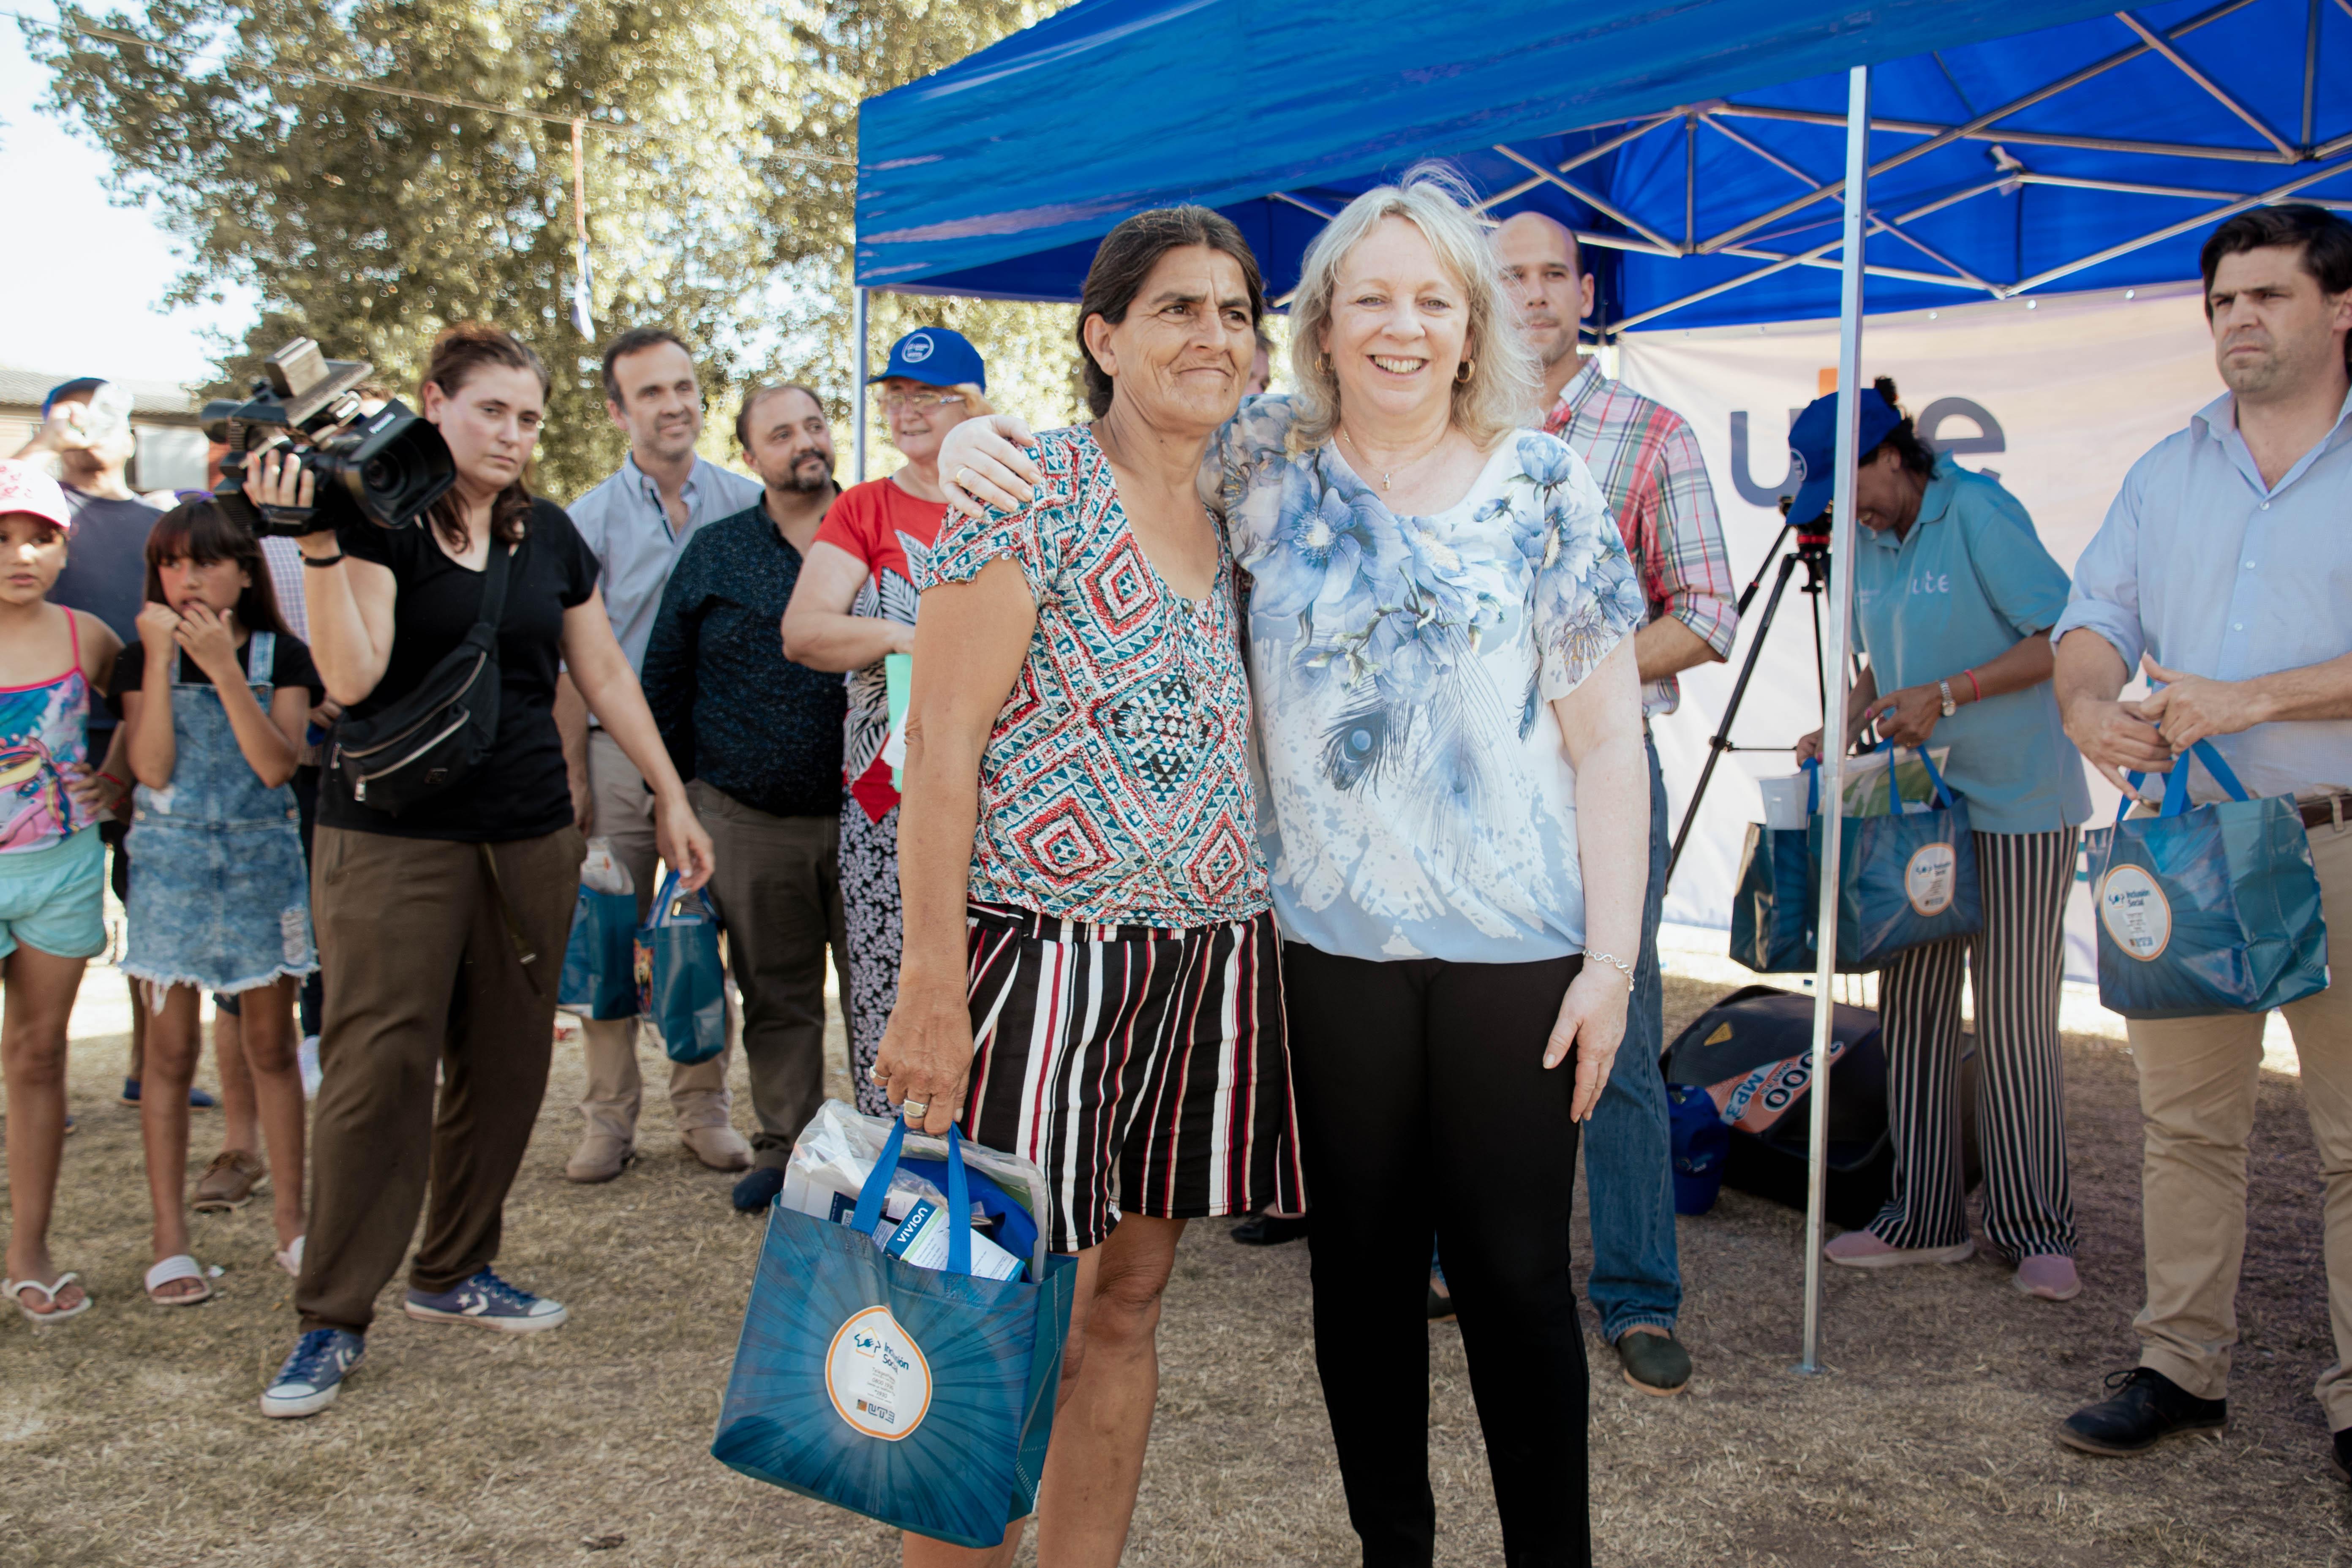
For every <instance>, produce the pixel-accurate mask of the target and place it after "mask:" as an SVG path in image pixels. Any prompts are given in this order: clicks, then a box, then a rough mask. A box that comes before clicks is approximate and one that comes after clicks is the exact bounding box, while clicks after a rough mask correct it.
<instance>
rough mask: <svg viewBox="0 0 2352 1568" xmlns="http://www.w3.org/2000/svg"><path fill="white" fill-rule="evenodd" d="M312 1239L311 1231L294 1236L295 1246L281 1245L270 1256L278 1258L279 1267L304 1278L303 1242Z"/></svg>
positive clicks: (296, 1276)
mask: <svg viewBox="0 0 2352 1568" xmlns="http://www.w3.org/2000/svg"><path fill="white" fill-rule="evenodd" d="M308 1240H310V1235H309V1233H308V1232H305V1233H304V1234H303V1235H300V1236H298V1237H295V1238H294V1245H293V1246H291V1247H279V1248H278V1250H277V1251H275V1252H273V1253H271V1254H270V1255H269V1256H270V1257H272V1258H276V1259H278V1268H283V1269H284V1270H286V1272H287V1273H289V1274H291V1275H292V1276H294V1278H295V1279H300V1278H302V1244H303V1243H304V1242H306V1241H308Z"/></svg>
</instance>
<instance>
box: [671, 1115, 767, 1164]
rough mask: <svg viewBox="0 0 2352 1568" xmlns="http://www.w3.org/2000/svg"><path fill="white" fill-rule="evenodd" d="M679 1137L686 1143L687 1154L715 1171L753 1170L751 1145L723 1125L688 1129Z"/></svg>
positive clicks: (741, 1136)
mask: <svg viewBox="0 0 2352 1568" xmlns="http://www.w3.org/2000/svg"><path fill="white" fill-rule="evenodd" d="M678 1136H679V1137H680V1138H682V1139H684V1140H685V1141H686V1147H687V1152H689V1153H691V1154H692V1155H693V1156H694V1157H695V1158H696V1159H698V1160H699V1161H701V1162H702V1163H704V1164H706V1165H708V1166H709V1167H710V1168H711V1169H712V1170H714V1171H748V1170H750V1169H751V1145H750V1144H749V1143H746V1142H743V1135H742V1134H741V1133H740V1132H738V1131H735V1129H733V1128H732V1127H729V1126H727V1125H725V1124H724V1123H721V1124H720V1125H719V1126H716V1127H688V1128H687V1129H686V1130H685V1131H681V1132H680V1133H679V1134H678Z"/></svg>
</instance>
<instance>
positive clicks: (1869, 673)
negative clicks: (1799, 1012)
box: [1789, 376, 2091, 1301]
mask: <svg viewBox="0 0 2352 1568" xmlns="http://www.w3.org/2000/svg"><path fill="white" fill-rule="evenodd" d="M1860 401H1861V404H1862V410H1861V431H1860V439H1859V445H1860V446H1861V447H1862V449H1863V451H1864V454H1865V455H1864V458H1863V459H1862V462H1861V466H1860V468H1859V470H1858V472H1857V474H1856V476H1855V484H1854V521H1856V522H1858V523H1860V524H1861V525H1862V528H1861V531H1859V532H1858V533H1857V534H1856V535H1855V539H1854V559H1853V583H1854V618H1855V624H1856V626H1857V628H1858V630H1859V632H1860V634H1861V639H1862V650H1863V652H1864V655H1865V656H1866V658H1868V661H1869V668H1866V669H1865V670H1864V672H1863V675H1862V679H1861V681H1860V682H1859V683H1858V684H1857V685H1856V687H1855V688H1854V692H1853V702H1852V703H1851V705H1850V706H1849V707H1848V708H1847V710H1846V719H1847V742H1848V743H1849V744H1851V743H1852V742H1853V738H1854V737H1855V736H1857V735H1859V734H1860V733H1861V731H1863V729H1864V727H1865V726H1867V725H1869V724H1872V723H1875V724H1876V725H1877V726H1878V732H1879V734H1880V735H1881V736H1883V737H1885V739H1888V740H1891V741H1893V742H1895V743H1896V744H1898V745H1904V746H1936V747H1949V748H1950V750H1951V760H1950V762H1949V763H1948V765H1947V766H1946V768H1945V770H1944V774H1945V778H1946V780H1947V781H1948V783H1949V784H1950V785H1951V787H1952V789H1953V790H1954V791H1955V792H1956V793H1958V794H1959V795H1964V796H1966V797H1967V799H1968V803H1969V826H1971V827H1972V828H1973V829H1974V830H1975V835H1976V857H1977V873H1978V876H1979V880H1980V883H1981V888H1982V895H1983V900H1984V919H1985V923H1984V930H1983V931H1980V932H1979V933H1978V934H1977V935H1975V936H1971V937H1956V938H1954V939H1952V940H1950V941H1948V942H1930V943H1928V944H1927V945H1926V946H1924V947H1915V948H1912V949H1911V950H1910V951H1908V952H1904V953H1902V954H1900V955H1899V956H1897V957H1896V958H1895V960H1894V961H1893V962H1892V963H1889V964H1888V965H1887V967H1886V969H1885V973H1882V974H1881V975H1880V976H1879V985H1878V996H1879V1006H1880V1016H1881V1020H1882V1023H1883V1026H1884V1027H1885V1043H1886V1058H1887V1068H1888V1081H1887V1100H1888V1105H1887V1112H1888V1119H1889V1121H1890V1122H1891V1123H1892V1128H1893V1131H1894V1137H1895V1191H1894V1194H1893V1195H1892V1196H1890V1197H1889V1198H1888V1199H1887V1201H1886V1206H1885V1208H1884V1209H1881V1210H1880V1211H1879V1213H1878V1216H1877V1217H1876V1218H1875V1219H1873V1220H1872V1221H1871V1222H1870V1224H1869V1226H1866V1227H1865V1228H1864V1229H1861V1230H1854V1231H1848V1232H1847V1233H1845V1234H1844V1235H1843V1236H1841V1237H1838V1238H1837V1239H1835V1240H1834V1241H1832V1242H1831V1243H1830V1244H1829V1246H1828V1247H1827V1248H1826V1249H1825V1250H1826V1252H1827V1254H1828V1256H1829V1258H1830V1261H1832V1263H1841V1264H1844V1265H1846V1266H1847V1267H1848V1268H1895V1267H1899V1266H1901V1265H1904V1264H1912V1263H1958V1262H1960V1261H1961V1260H1963V1259H1965V1258H1968V1257H1969V1256H1970V1255H1971V1254H1972V1253H1973V1252H1974V1251H1975V1248H1976V1244H1975V1242H1974V1241H1972V1240H1971V1239H1970V1238H1969V1222H1968V1212H1967V1209H1966V1206H1965V1204H1964V1197H1965V1194H1964V1191H1963V1180H1962V1177H1961V1174H1960V1093H1959V1080H1960V968H1961V963H1962V961H1963V960H1965V961H1966V962H1967V964H1968V967H1969V971H1970V972H1971V977H1972V979H1973V980H1974V983H1975V987H1976V1033H1977V1068H1978V1073H1977V1083H1978V1090H1977V1095H1978V1100H1977V1105H1978V1114H1977V1124H1978V1138H1979V1143H1980V1144H1981V1146H1982V1150H1983V1156H1984V1169H1985V1202H1984V1227H1985V1239H1986V1241H1987V1243H1988V1244H1989V1245H1990V1247H1992V1248H1993V1249H1994V1250H1996V1251H1998V1252H2000V1253H2001V1254H2003V1255H2005V1256H2006V1257H2009V1258H2014V1259H2016V1260H2017V1275H2016V1284H2017V1288H2018V1289H2021V1290H2022V1291H2024V1292H2026V1293H2027V1294H2028V1295H2032V1296H2040V1297H2043V1298H2045V1299H2047V1300H2053V1301H2064V1300H2072V1299H2073V1298H2074V1296H2075V1295H2076V1294H2077V1293H2079V1292H2080V1291H2081V1289H2082V1282H2081V1280H2080V1279H2078V1278H2077V1276H2076V1274H2075V1271H2074V1201H2073V1199H2072V1198H2071V1197H2070V1196H2069V1195H2068V1193H2067V1184H2066V1123H2065V1108H2064V1104H2063V1098H2064V1097H2063V1084H2062V1079H2061V1067H2060V1062H2059V1054H2058V982H2059V977H2060V973H2061V966H2062V962H2063V956H2064V951H2065V939H2064V937H2063V934H2062V932H2061V929H2060V922H2061V920H2062V917H2063V913H2064V910H2065V908H2066V893H2067V889H2069V888H2070V887H2072V886H2073V884H2074V840H2075V833H2076V830H2077V828H2078V827H2080V826H2081V825H2082V823H2083V821H2084V818H2086V817H2088V816H2090V813H2091V802H2090V795H2089V792H2088V791H2087V790H2086V789H2085V788H2084V783H2083V764H2082V761H2081V759H2080V757H2079V756H2078V755H2077V754H2076V752H2075V751H2074V747H2073V746H2071V745H2070V744H2068V743H2067V741H2066V737H2065V733H2064V731H2063V730H2062V729H2061V727H2060V725H2059V721H2058V703H2057V700H2056V699H2055V697H2054V696H2053V694H2052V692H2051V689H2050V671H2051V666H2052V654H2051V647H2050V639H2049V638H2048V637H2046V636H2044V635H2043V634H2044V633H2046V632H2047V631H2048V630H2049V629H2050V627H2051V626H2053V624H2055V623H2056V621H2057V619H2058V616H2059V615H2060V614H2061V613H2062V612H2063V610H2064V609H2065V607H2066V589H2067V581H2066V574H2065V573H2064V572H2063V570H2061V569H2060V567H2059V565H2058V563H2056V562H2054V561H2053V560H2052V559H2051V558H2050V552H2048V551H2046V550H2044V549H2043V548H2042V541H2041V540H2040V538H2039V537H2037V536H2036V535H2035V533H2034V531H2033V520H2032V518H2030V517H2028V516H2027V515H2026V512H2025V508H2024V507H2023V506H2021V505H2020V504H2019V502H2018V500H2017V498H2016V497H2015V496H2012V495H2011V494H2010V493H2009V492H2008V491H2007V490H2005V489H2001V488H2000V485H1999V484H1997V483H1995V482H1994V481H1993V480H1992V479H1990V478H1987V477H1986V476H1985V475H1982V474H1975V473H1970V472H1969V470H1967V469H1965V468H1960V467H1959V466H1958V464H1956V463H1954V462H1953V461H1952V459H1951V458H1948V457H1938V456H1937V455H1936V454H1935V453H1933V452H1931V451H1930V450H1928V448H1927V446H1926V445H1925V444H1924V443H1923V442H1921V441H1920V439H1919V437H1918V435H1917V433H1916V431H1915V430H1914V429H1913V427H1912V423H1911V421H1910V420H1909V419H1908V418H1906V416H1904V415H1903V413H1902V411H1901V409H1900V408H1899V407H1898V406H1897V405H1896V404H1895V384H1894V383H1893V382H1892V381H1889V380H1887V379H1886V378H1885V377H1884V376H1882V377H1880V378H1879V380H1878V383H1877V385H1876V387H1875V388H1874V390H1872V391H1869V392H1865V393H1864V394H1863V395H1862V397H1861V399H1860ZM1836 402H1837V399H1836V398H1835V397H1834V396H1832V397H1824V398H1822V399H1821V400H1820V401H1819V402H1817V403H1815V404H1814V405H1812V406H1811V407H1810V408H1808V409H1807V410H1805V412H1804V414H1803V416H1801V417H1800V418H1799V420H1798V421H1797V424H1796V425H1795V426H1794V427H1792V428H1791V429H1790V433H1789V443H1790V446H1792V447H1795V448H1796V449H1797V450H1798V452H1799V453H1800V454H1801V455H1802V456H1803V458H1804V459H1805V465H1806V467H1805V471H1806V472H1807V473H1810V474H1814V475H1818V476H1821V477H1820V478H1818V479H1813V480H1811V482H1809V483H1808V484H1807V485H1806V486H1805V488H1804V489H1802V490H1801V491H1800V492H1799V493H1798V496H1797V500H1796V505H1795V508H1794V509H1793V510H1792V512H1791V515H1792V516H1797V517H1811V516H1814V515H1816V514H1817V513H1819V512H1820V511H1822V510H1826V509H1827V507H1828V505H1829V502H1830V491H1831V476H1832V473H1833V472H1834V467H1833V462H1832V447H1833V445H1834V440H1835V429H1836V421H1835V405H1836ZM1820 749H1821V732H1820V731H1814V732H1813V733H1812V734H1810V735H1808V736H1806V737H1805V738H1804V739H1803V740H1802V741H1801V742H1798V746H1797V751H1798V754H1799V756H1800V758H1802V757H1806V756H1811V755H1814V754H1817V753H1818V752H1819V751H1820Z"/></svg>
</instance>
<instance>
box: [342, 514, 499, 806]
mask: <svg viewBox="0 0 2352 1568" xmlns="http://www.w3.org/2000/svg"><path fill="white" fill-rule="evenodd" d="M420 526H424V525H420ZM513 553H514V552H513V551H512V550H511V549H509V548H508V547H507V546H506V545H505V544H504V543H503V542H501V541H499V539H498V538H497V537H496V536H493V537H492V539H491V541H490V558H489V562H488V565H487V566H486V567H485V568H484V569H483V572H482V608H481V614H480V616H479V618H478V619H477V620H476V621H475V622H474V625H473V628H472V629H471V630H470V631H468V632H467V634H466V640H465V641H463V642H461V643H459V644H458V645H457V647H453V648H451V649H450V650H449V651H448V652H447V653H446V654H445V655H443V656H442V658H441V660H440V662H439V663H437V664H436V665H435V666H434V667H433V668H431V669H430V670H428V671H427V672H426V673H425V679H423V680H421V681H419V682H417V684H416V688H415V690H413V691H411V692H409V693H408V695H407V696H405V697H403V698H401V699H400V700H398V701H396V702H394V703H392V704H391V705H390V706H388V707H386V708H385V709H384V710H383V711H382V712H379V713H375V714H372V715H371V716H369V717H368V718H365V719H352V718H345V719H343V720H341V721H339V722H338V723H337V724H336V726H335V734H334V742H333V756H332V760H331V763H330V767H331V771H332V772H333V773H334V775H335V777H336V779H337V780H338V781H339V782H340V783H341V785H342V787H343V788H344V789H346V790H348V791H350V792H351V796H352V799H353V800H355V801H357V802H358V803H359V804H360V805H364V806H367V807H370V808H371V809H373V810H376V811H382V812H385V813H388V814H390V815H392V816H398V815H399V814H400V813H401V812H403V811H405V810H406V809H407V808H408V807H410V806H412V805H416V804H417V803H418V802H419V801H424V800H430V799H431V798H432V797H433V796H435V795H439V794H441V793H442V792H443V791H445V790H446V789H448V788H449V787H450V786H451V785H452V784H456V783H457V781H458V780H460V779H462V778H464V777H465V776H466V775H467V773H471V772H473V771H474V768H475V767H476V766H477V765H478V763H480V762H481V760H482V759H483V758H484V757H486V756H488V754H489V752H490V747H491V745H492V744H493V743H494V742H496V741H497V739H498V733H499V616H501V615H503V614H504V612H505V610H506V604H507V572H508V565H509V557H510V556H511V555H512V554H513Z"/></svg>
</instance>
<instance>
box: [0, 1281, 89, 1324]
mask: <svg viewBox="0 0 2352 1568" xmlns="http://www.w3.org/2000/svg"><path fill="white" fill-rule="evenodd" d="M80 1279H81V1276H80V1275H79V1274H76V1273H74V1272H73V1271H71V1270H70V1269H68V1271H67V1272H65V1273H63V1274H60V1275H58V1278H57V1282H56V1283H55V1284H52V1285H44V1284H42V1283H41V1282H40V1281H39V1280H37V1279H0V1291H5V1293H6V1295H7V1297H8V1300H11V1301H14V1302H16V1310H18V1311H20V1312H22V1313H24V1314H25V1321H26V1322H28V1323H32V1324H35V1325H36V1326H37V1325H39V1324H42V1323H62V1322H64V1321H66V1320H67V1319H68V1318H78V1317H79V1316H80V1315H81V1314H82V1313H84V1312H87V1311H89V1290H87V1289H85V1290H83V1291H82V1293H81V1300H79V1301H77V1302H75V1303H74V1304H73V1305H72V1306H70V1307H60V1306H58V1291H60V1290H62V1289H65V1288H66V1287H67V1286H68V1285H72V1284H77V1283H79V1281H80ZM26 1290H38V1291H39V1292H40V1293H41V1299H42V1300H45V1301H47V1303H48V1304H49V1310H47V1311H46V1312H36V1311H35V1310H33V1309H32V1308H30V1307H28V1306H26V1304H25V1298H24V1295H23V1292H25V1291H26Z"/></svg>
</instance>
